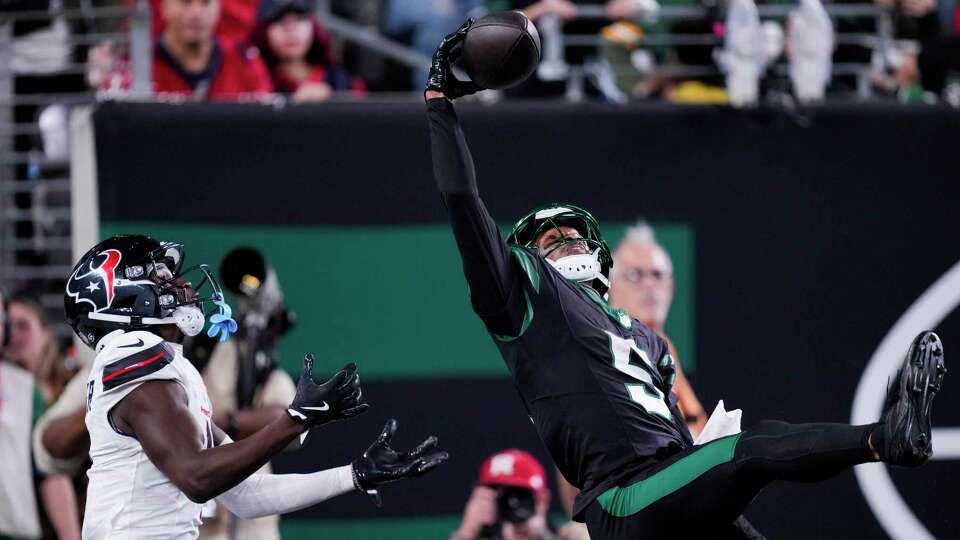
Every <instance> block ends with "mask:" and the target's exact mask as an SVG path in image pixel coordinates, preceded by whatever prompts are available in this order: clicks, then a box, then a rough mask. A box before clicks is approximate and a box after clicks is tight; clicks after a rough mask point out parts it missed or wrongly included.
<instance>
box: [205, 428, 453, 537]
mask: <svg viewBox="0 0 960 540" xmlns="http://www.w3.org/2000/svg"><path fill="white" fill-rule="evenodd" d="M396 430H397V421H396V420H393V419H391V420H388V421H387V424H386V425H385V426H384V428H383V431H382V432H381V433H380V436H379V437H377V439H376V440H375V441H374V443H373V444H372V445H370V447H369V448H368V449H367V451H366V452H364V453H363V455H362V456H360V457H359V458H357V459H356V460H354V461H353V464H352V465H345V466H343V467H337V468H335V469H327V470H325V471H320V472H315V473H310V474H255V475H253V476H251V477H249V478H247V479H246V480H244V481H243V482H241V483H240V484H239V485H237V486H236V487H234V488H232V489H230V490H228V491H227V492H225V493H224V494H223V495H220V496H219V497H217V501H218V502H220V503H223V505H224V506H226V507H227V509H229V510H230V512H232V513H233V514H235V515H237V516H238V517H240V518H241V519H253V518H258V517H262V516H269V515H273V514H286V513H288V512H293V511H296V510H300V509H301V508H306V507H308V506H313V505H315V504H317V503H320V502H323V501H325V500H327V499H329V498H331V497H336V496H337V495H341V494H343V493H347V492H348V491H353V490H354V489H359V490H362V491H365V492H367V493H368V494H369V495H371V496H372V497H373V499H374V502H375V503H376V504H377V506H380V493H379V491H378V489H377V487H378V486H379V485H380V484H384V483H387V482H393V481H395V480H400V479H402V478H409V477H415V476H421V475H424V474H426V473H428V472H430V471H431V470H433V469H434V468H435V467H437V466H438V465H439V464H441V463H443V462H444V461H446V460H447V458H448V457H449V456H448V454H447V453H446V452H442V451H438V450H437V438H436V437H428V438H427V439H426V440H425V441H423V443H421V444H420V445H419V446H417V447H416V448H415V449H413V450H411V451H410V452H397V451H396V450H394V449H393V448H392V447H391V446H390V439H391V438H392V437H393V434H394V433H395V432H396ZM216 436H217V437H218V438H219V437H223V435H222V433H221V434H217V435H216ZM231 442H232V441H231V440H230V438H229V437H226V438H224V439H223V442H222V443H221V444H229V443H231Z"/></svg>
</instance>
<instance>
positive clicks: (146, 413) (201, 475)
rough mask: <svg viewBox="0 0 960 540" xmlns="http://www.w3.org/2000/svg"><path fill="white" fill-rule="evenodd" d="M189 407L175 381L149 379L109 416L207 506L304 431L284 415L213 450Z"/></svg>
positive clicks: (177, 481) (206, 435) (169, 474)
mask: <svg viewBox="0 0 960 540" xmlns="http://www.w3.org/2000/svg"><path fill="white" fill-rule="evenodd" d="M187 403H188V401H187V394H186V391H185V390H184V388H183V387H182V386H181V385H180V384H179V383H177V382H173V381H149V382H145V383H143V384H142V385H141V386H140V387H139V388H137V389H136V390H134V391H133V392H131V393H130V395H128V396H127V397H125V398H124V399H123V400H122V401H121V402H120V403H118V404H117V406H116V407H115V408H114V410H113V413H112V417H113V420H114V422H115V423H116V424H117V427H118V428H119V429H120V430H121V431H123V432H125V433H129V434H131V435H134V436H135V437H136V438H137V440H139V441H140V445H141V446H142V447H143V450H144V452H146V454H147V457H148V458H150V461H151V462H153V464H154V465H156V467H157V468H158V469H160V470H161V471H163V473H164V474H165V475H166V476H167V477H168V478H169V479H170V481H171V482H173V483H174V484H175V485H176V486H177V487H178V488H180V490H181V491H183V493H184V494H186V496H187V497H189V498H190V500H191V501H194V502H205V501H207V500H209V499H212V498H213V497H216V496H217V495H219V494H221V493H223V492H224V491H226V490H228V489H230V488H232V487H233V486H236V485H237V484H239V483H240V482H241V481H242V480H243V479H244V478H246V477H248V476H250V475H251V474H253V473H254V472H256V471H257V470H258V469H259V468H260V467H262V466H263V465H264V463H266V462H267V461H269V460H270V458H271V457H273V455H274V454H276V453H278V452H280V451H281V450H283V449H284V448H286V446H287V445H288V444H290V443H291V442H292V441H293V440H294V439H296V438H297V436H299V435H300V434H301V433H303V432H304V431H306V429H307V426H305V425H303V424H300V423H297V422H295V421H294V420H293V419H292V418H291V417H290V416H288V415H284V416H283V417H281V418H278V419H276V420H274V421H273V422H271V423H270V424H268V425H267V426H266V427H265V428H263V429H261V430H260V431H258V432H256V433H254V434H253V435H251V436H249V437H247V438H245V439H243V440H242V441H239V442H237V443H234V444H229V445H224V446H217V447H212V445H213V440H212V433H210V434H207V433H203V432H201V430H200V429H199V428H198V426H197V425H196V423H195V421H194V419H193V418H192V414H191V413H190V411H189V410H188V408H187Z"/></svg>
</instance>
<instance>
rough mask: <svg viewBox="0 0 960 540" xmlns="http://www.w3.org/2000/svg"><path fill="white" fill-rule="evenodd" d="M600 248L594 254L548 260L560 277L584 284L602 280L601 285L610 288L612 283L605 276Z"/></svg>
mask: <svg viewBox="0 0 960 540" xmlns="http://www.w3.org/2000/svg"><path fill="white" fill-rule="evenodd" d="M599 255H600V248H597V249H596V251H594V252H593V253H582V254H580V255H567V256H566V257H561V258H559V259H557V260H555V261H553V260H550V259H547V262H548V263H550V266H553V267H554V268H556V270H557V272H560V275H561V276H563V277H565V278H567V279H569V280H570V281H576V282H581V283H582V282H584V281H593V280H595V279H598V280H600V282H601V283H603V284H604V285H606V286H607V287H608V288H609V287H610V281H609V280H607V277H606V276H604V275H603V272H602V266H601V265H600V260H599V259H600V257H599Z"/></svg>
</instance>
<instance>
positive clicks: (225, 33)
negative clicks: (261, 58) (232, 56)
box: [150, 0, 260, 47]
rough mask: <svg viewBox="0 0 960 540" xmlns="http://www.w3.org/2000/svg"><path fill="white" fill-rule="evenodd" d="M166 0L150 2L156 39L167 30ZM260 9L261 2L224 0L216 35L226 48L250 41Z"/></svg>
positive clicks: (254, 0)
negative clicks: (164, 8) (165, 16)
mask: <svg viewBox="0 0 960 540" xmlns="http://www.w3.org/2000/svg"><path fill="white" fill-rule="evenodd" d="M163 2H164V0H150V13H151V15H152V18H151V19H150V23H151V25H150V26H151V29H150V30H151V32H152V34H151V35H153V38H154V39H156V38H158V37H159V36H160V34H162V33H163V31H164V30H166V28H167V21H166V20H164V18H163V15H162V14H163ZM258 9H260V0H222V1H221V3H220V20H219V21H217V28H216V30H215V31H214V34H215V35H216V36H217V38H219V39H220V42H221V43H223V45H224V46H225V47H230V46H234V45H243V44H244V43H247V42H248V41H249V40H250V34H251V33H252V32H253V27H254V25H255V24H256V22H257V10H258Z"/></svg>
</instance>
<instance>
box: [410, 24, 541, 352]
mask: <svg viewBox="0 0 960 540" xmlns="http://www.w3.org/2000/svg"><path fill="white" fill-rule="evenodd" d="M470 23H471V21H467V22H466V23H464V25H463V26H461V27H460V29H458V30H457V31H456V32H454V33H452V34H450V35H448V36H447V37H446V38H444V40H443V42H442V43H441V44H440V47H439V48H438V49H437V51H436V53H434V56H433V64H432V67H431V70H430V78H429V79H428V81H427V90H426V92H424V99H425V100H426V102H427V117H428V119H429V122H430V148H431V151H432V153H433V173H434V177H435V178H436V181H437V188H438V189H439V190H440V195H441V196H442V198H443V202H444V204H445V205H446V207H447V210H448V211H449V212H450V221H451V224H452V225H453V235H454V238H455V239H456V242H457V249H458V250H459V251H460V257H461V259H462V260H463V271H464V274H465V275H466V278H467V283H468V284H469V285H470V298H471V302H472V304H473V309H474V311H475V312H476V313H477V314H478V315H480V317H481V318H482V319H483V321H484V322H485V323H486V325H487V329H488V330H490V331H491V332H493V333H494V334H500V335H516V333H517V331H518V330H519V328H520V326H521V323H522V321H523V314H524V311H525V307H526V305H525V303H524V302H525V300H524V298H523V282H522V275H521V274H520V272H519V269H518V268H517V267H516V265H514V264H513V263H512V261H511V260H510V257H511V255H510V249H509V248H508V247H507V245H506V243H505V242H504V241H503V239H502V238H501V237H500V230H499V229H498V228H497V224H496V222H494V220H493V218H492V217H491V216H490V213H489V212H488V211H487V209H486V207H485V206H484V204H483V201H481V200H480V194H479V192H478V190H477V178H476V171H475V169H474V165H473V157H472V156H471V155H470V149H469V148H468V146H467V141H466V138H465V137H464V136H463V130H462V129H461V127H460V123H459V120H458V119H457V113H456V111H455V110H454V108H453V103H452V102H451V101H450V99H453V98H456V97H459V96H461V95H465V94H467V93H472V92H473V91H476V89H477V88H476V87H474V86H470V85H471V84H472V83H467V82H464V81H458V80H456V79H455V78H454V77H453V74H452V73H451V72H450V65H449V62H450V61H452V59H453V58H452V57H453V56H454V55H455V54H456V51H457V48H458V46H459V44H460V43H461V42H462V40H463V36H465V35H466V31H467V29H469V27H470Z"/></svg>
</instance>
